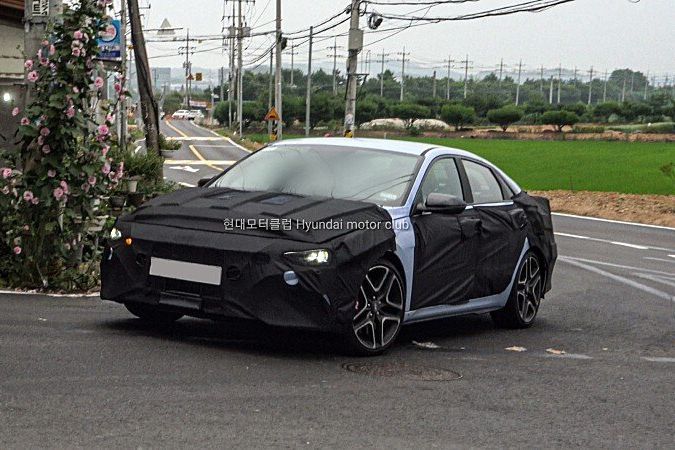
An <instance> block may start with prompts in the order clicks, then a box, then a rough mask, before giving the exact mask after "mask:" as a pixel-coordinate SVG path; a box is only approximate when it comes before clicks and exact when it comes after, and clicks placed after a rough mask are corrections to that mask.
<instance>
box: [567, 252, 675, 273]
mask: <svg viewBox="0 0 675 450" xmlns="http://www.w3.org/2000/svg"><path fill="white" fill-rule="evenodd" d="M561 258H565V259H571V260H573V261H579V262H584V263H589V264H595V265H598V266H607V267H616V268H617V269H626V270H637V271H640V272H649V273H655V274H657V275H666V276H668V277H673V276H675V273H670V272H663V271H661V270H652V269H645V268H643V267H635V266H625V265H622V264H614V263H608V262H605V261H597V260H594V259H586V258H575V257H573V256H564V255H561Z"/></svg>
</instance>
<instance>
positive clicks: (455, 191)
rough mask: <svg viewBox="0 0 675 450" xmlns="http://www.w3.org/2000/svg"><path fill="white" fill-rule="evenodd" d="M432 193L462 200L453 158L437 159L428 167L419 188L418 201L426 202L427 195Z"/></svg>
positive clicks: (460, 186)
mask: <svg viewBox="0 0 675 450" xmlns="http://www.w3.org/2000/svg"><path fill="white" fill-rule="evenodd" d="M434 192H435V193H437V194H448V195H454V196H455V197H458V198H461V199H464V194H463V192H462V182H461V181H460V178H459V171H458V170H457V163H456V162H455V160H454V158H443V159H439V160H438V161H436V162H434V163H433V164H432V165H431V167H429V169H428V170H427V174H426V176H425V177H424V182H423V183H422V187H421V188H420V194H421V198H420V199H419V201H421V202H422V203H424V202H426V201H427V197H428V196H429V194H431V193H434Z"/></svg>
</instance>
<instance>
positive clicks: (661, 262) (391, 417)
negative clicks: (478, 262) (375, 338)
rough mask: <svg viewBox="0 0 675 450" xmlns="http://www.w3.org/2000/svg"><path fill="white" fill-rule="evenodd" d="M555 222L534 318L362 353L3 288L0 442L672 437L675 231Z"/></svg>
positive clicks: (318, 341) (226, 149)
mask: <svg viewBox="0 0 675 450" xmlns="http://www.w3.org/2000/svg"><path fill="white" fill-rule="evenodd" d="M172 125H173V126H175V127H176V128H177V129H179V130H182V132H183V133H186V134H188V130H189V134H188V135H189V136H195V135H197V133H199V136H204V137H209V136H208V134H210V133H209V132H204V131H203V130H199V131H192V130H191V128H184V127H194V126H193V125H191V124H188V123H180V124H178V125H177V124H176V122H173V123H172ZM167 134H168V133H167ZM178 134H179V133H178ZM211 136H213V135H212V134H211ZM213 137H215V136H213ZM190 142H192V144H191V145H194V146H195V148H197V149H198V152H199V153H200V154H202V155H203V157H204V159H206V158H210V159H207V161H224V160H229V158H233V159H234V158H236V157H237V153H236V152H237V149H236V147H234V146H232V145H231V144H230V143H229V142H227V141H212V142H215V143H216V144H218V145H220V144H222V145H223V146H222V147H207V146H206V145H203V146H200V145H199V144H203V143H204V142H209V145H211V141H199V140H197V141H190ZM186 144H187V142H186ZM188 151H189V150H188ZM239 151H241V150H239ZM181 152H184V151H183V150H181ZM183 156H185V157H186V158H188V157H189V156H190V155H189V154H188V153H187V152H184V153H183ZM181 157H182V156H181ZM195 157H196V155H194V153H193V157H192V158H191V159H195ZM214 165H215V166H217V167H218V165H217V164H214ZM194 167H198V168H199V169H200V172H199V177H201V176H202V175H203V174H208V173H211V172H208V171H209V170H213V171H215V170H216V169H213V168H211V167H209V166H205V167H202V166H194ZM202 171H203V172H202ZM180 172H181V171H178V170H176V173H177V174H179V175H180V176H185V175H184V174H183V173H180ZM171 173H173V171H172V172H171ZM214 173H215V172H214ZM185 174H188V172H185ZM167 175H169V173H168V171H167ZM190 176H191V177H192V178H190V177H187V176H185V178H182V180H185V181H183V182H185V183H190V184H191V183H193V182H194V179H195V177H196V175H193V174H190ZM204 176H206V175H204ZM555 226H556V231H557V232H558V244H559V250H560V254H561V260H560V262H559V263H558V266H557V268H556V271H555V278H554V289H553V291H552V292H551V293H550V295H549V296H548V297H547V299H546V300H545V302H544V303H543V305H542V309H541V311H540V315H539V318H538V322H537V324H536V325H535V326H534V327H533V328H531V329H528V330H521V331H510V330H500V329H496V328H494V326H493V325H492V323H491V321H490V319H489V317H488V316H485V315H481V316H468V317H461V318H454V319H448V320H440V321H436V322H430V323H426V324H418V325H414V326H410V327H408V328H406V329H404V332H403V333H402V336H401V337H400V339H399V341H398V343H397V345H396V346H395V347H394V348H393V349H392V350H391V351H390V352H389V353H388V354H386V355H384V356H381V357H377V358H370V359H358V358H356V359H354V358H347V357H344V356H341V355H340V354H339V353H338V352H336V349H335V348H334V346H333V344H332V343H331V342H330V340H329V339H327V338H326V337H325V336H322V335H319V334H314V333H300V332H290V331H284V330H273V329H268V328H264V327H260V326H257V325H251V324H247V323H237V322H234V323H231V322H223V323H214V322H210V321H202V320H193V319H183V320H181V321H179V322H178V323H177V324H176V325H175V326H174V327H172V328H168V329H153V328H149V327H146V326H144V325H142V324H141V322H140V321H138V320H136V319H133V318H132V317H131V316H130V315H129V314H128V313H127V312H126V311H125V310H124V308H123V307H120V306H118V305H114V304H109V303H103V302H101V301H100V300H99V299H98V298H95V297H92V298H44V297H36V296H18V295H10V294H4V295H2V294H0V447H2V448H34V447H51V448H73V447H89V448H91V447H121V448H128V447H137V448H155V447H156V448H160V447H167V448H174V447H181V448H183V447H188V446H189V447H195V448H201V447H221V448H222V447H235V446H240V447H246V448H249V447H256V448H257V447H308V448H315V447H340V448H353V447H357V448H358V447H376V448H385V447H393V448H410V447H413V448H414V447H417V448H433V447H439V448H455V447H461V448H465V447H492V448H497V447H499V448H503V447H529V448H553V447H557V448H563V447H565V448H566V447H573V446H583V447H592V448H598V447H603V448H607V447H611V448H672V443H673V441H674V440H675V435H674V431H673V430H675V420H674V417H675V400H674V396H673V392H674V391H675V376H674V374H675V346H674V343H675V326H674V325H675V301H674V296H675V256H674V255H675V230H668V229H660V228H650V227H640V226H634V225H622V224H616V223H608V222H601V221H593V220H588V219H579V218H573V217H565V216H556V217H555ZM416 343H417V344H416ZM420 344H421V345H420ZM432 344H433V345H432ZM513 346H517V347H523V348H525V349H526V350H525V351H521V352H517V351H510V350H506V348H509V347H513ZM429 347H435V348H429ZM547 349H550V350H562V351H564V352H565V353H564V354H555V352H553V353H551V352H550V351H549V352H547ZM350 364H351V365H350ZM345 367H347V368H350V369H352V370H355V371H356V372H354V371H349V370H346V369H345ZM364 371H366V372H368V373H361V372H364ZM457 376H461V378H460V379H455V378H457ZM441 379H442V380H443V381H438V380H441ZM429 380H435V381H429Z"/></svg>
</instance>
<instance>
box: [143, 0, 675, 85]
mask: <svg viewBox="0 0 675 450" xmlns="http://www.w3.org/2000/svg"><path fill="white" fill-rule="evenodd" d="M387 1H389V0H387ZM392 1H393V0H392ZM635 1H636V0H576V1H575V2H572V3H568V4H564V5H561V6H558V7H555V8H552V9H550V10H548V11H544V12H541V13H537V14H532V13H522V14H516V15H512V16H505V17H495V18H485V19H478V20H474V21H465V22H445V23H440V24H431V25H427V26H424V27H416V28H412V29H409V30H405V31H403V32H401V33H400V34H397V35H395V36H390V37H387V38H386V39H385V40H383V41H381V42H378V43H375V44H373V45H370V46H368V47H367V50H371V52H372V54H371V55H373V56H372V57H373V59H375V58H376V57H375V56H374V55H375V54H376V53H380V52H382V50H384V51H385V52H387V53H396V52H402V51H403V46H404V45H405V47H406V52H410V54H411V55H410V57H411V58H412V61H411V65H410V70H411V71H412V72H417V73H421V72H422V73H423V72H428V73H429V74H430V73H431V72H432V71H433V70H434V67H436V66H438V69H437V70H439V72H440V73H441V74H443V73H444V70H443V69H441V68H440V66H442V65H443V62H442V61H443V60H444V59H446V58H447V57H448V55H452V57H453V59H456V60H461V59H464V57H465V56H466V54H469V59H470V60H471V61H473V66H474V72H477V71H480V70H485V69H488V68H490V67H496V66H498V65H499V61H500V59H501V58H503V59H504V63H505V65H506V67H507V69H505V70H507V72H508V71H515V70H517V65H518V61H519V60H520V59H522V60H523V63H524V65H525V67H526V68H527V70H530V71H534V70H537V69H538V67H539V66H540V65H544V66H545V67H547V68H550V69H551V70H552V71H553V70H554V69H555V68H557V67H558V65H559V64H562V66H563V67H565V68H569V69H573V68H574V67H575V66H576V67H578V68H579V71H580V74H581V73H585V72H586V71H587V70H588V69H589V68H590V67H591V66H593V67H594V68H595V71H596V73H597V72H598V71H599V72H604V71H605V70H606V69H607V70H610V71H611V70H612V69H614V68H622V67H630V68H633V69H638V70H642V71H645V72H646V71H650V74H657V75H658V76H660V78H661V79H663V77H664V76H665V75H668V76H669V77H670V78H671V79H672V77H673V76H674V75H675V0H641V1H639V2H637V3H636V2H635ZM518 2H519V0H482V1H479V2H477V3H468V4H464V5H443V6H437V7H435V8H433V9H432V10H431V11H430V12H429V13H428V14H429V16H436V17H438V16H453V15H457V14H460V13H465V12H470V11H478V10H481V9H484V8H490V7H494V6H503V5H508V4H513V3H518ZM141 3H142V4H143V3H145V4H148V3H151V4H152V8H151V9H150V10H149V11H146V13H147V14H148V16H147V18H146V23H145V25H146V27H148V28H155V27H158V26H159V25H160V23H161V22H162V20H163V19H165V18H166V19H168V20H169V21H170V22H171V24H172V25H173V26H174V27H184V28H190V32H191V34H193V35H194V34H198V35H211V34H219V33H220V32H221V29H222V23H221V18H222V15H223V0H190V1H180V2H179V1H175V0H150V1H149V0H141ZM227 3H228V4H230V1H228V2H227ZM347 4H349V1H348V0H283V1H282V9H283V29H284V31H286V32H290V31H296V30H301V29H304V28H307V27H309V25H313V24H317V23H320V22H322V21H323V20H325V19H327V18H329V17H331V16H333V15H334V14H336V13H338V12H339V11H340V10H341V9H344V7H346V6H347ZM274 5H275V0H256V1H255V5H252V4H249V6H248V7H245V8H244V10H245V12H247V16H246V17H247V22H248V24H249V25H251V26H253V31H254V32H258V31H268V30H272V29H273V27H274V23H273V20H274ZM370 8H372V6H370V7H369V11H370ZM419 9H420V7H419V6H415V7H412V6H405V7H396V8H395V7H392V6H386V7H384V6H377V9H376V10H379V11H382V12H389V13H392V12H395V13H402V12H410V11H413V10H419ZM228 10H231V6H229V7H228ZM424 12H425V11H421V12H418V13H416V14H417V15H420V14H424ZM228 14H229V12H228ZM345 17H346V16H345ZM365 22H366V20H365V19H362V21H361V23H362V26H365ZM400 25H402V22H391V21H385V23H384V24H383V25H382V28H389V27H393V26H400ZM347 28H348V25H347V24H345V25H343V26H340V27H338V28H336V29H334V30H331V31H329V32H327V33H326V34H335V33H336V32H344V31H346V30H347ZM177 33H178V34H181V35H182V34H184V31H177ZM389 34H391V32H390V33H375V34H370V33H367V34H366V44H368V43H371V42H373V41H376V40H379V39H381V38H383V37H385V36H387V35H389ZM147 37H148V38H149V39H151V38H152V34H151V33H148V35H147ZM303 41H304V40H303ZM271 42H272V41H271V38H268V37H257V38H255V39H254V40H252V41H251V42H248V43H247V48H248V49H247V51H246V54H245V61H247V62H251V61H254V60H255V59H256V56H257V55H260V54H261V53H263V52H264V51H265V50H266V48H267V47H268V45H271ZM268 43H269V44H268ZM298 43H299V41H298ZM218 45H219V43H218V42H214V41H205V42H202V43H201V44H197V48H198V49H199V50H208V49H213V48H214V47H216V46H218ZM329 45H332V39H331V40H323V41H321V42H317V43H316V44H315V52H314V57H315V59H316V61H317V63H318V64H320V65H321V66H324V67H328V66H330V65H331V61H332V58H328V54H329V50H327V49H326V47H327V46H329ZM338 45H342V46H343V47H344V46H345V45H346V37H339V38H338ZM148 47H149V52H150V55H151V57H153V59H152V61H151V64H152V65H153V66H157V67H159V66H167V67H180V66H181V64H182V62H183V59H184V57H179V56H175V57H161V56H163V55H169V54H176V53H177V49H178V47H179V44H177V43H171V44H163V43H161V44H160V43H149V44H148ZM297 51H298V55H297V56H296V58H295V59H296V64H297V65H298V66H300V67H301V68H302V69H303V70H304V69H305V68H306V61H307V46H306V45H305V46H303V47H301V48H299V49H298V50H297ZM343 53H344V52H343ZM396 58H400V56H396V55H392V56H390V57H389V59H392V60H393V61H392V62H390V63H388V66H389V67H391V68H392V69H397V68H399V67H400V62H396V61H395V59H396ZM193 64H194V65H195V66H199V67H212V68H216V67H219V66H221V65H227V58H226V56H224V55H223V54H222V52H221V51H219V50H212V51H209V52H206V53H197V54H195V55H194V56H193ZM284 64H288V65H290V55H288V54H286V55H284ZM455 65H456V66H457V65H459V64H455ZM338 67H339V68H340V69H342V68H344V57H343V58H342V59H341V60H340V61H339V62H338ZM379 70H380V66H379V63H378V64H377V65H376V64H375V62H373V66H372V71H373V73H376V72H379ZM457 70H458V69H455V71H457ZM585 76H587V75H585Z"/></svg>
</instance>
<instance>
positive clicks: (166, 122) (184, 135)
mask: <svg viewBox="0 0 675 450" xmlns="http://www.w3.org/2000/svg"><path fill="white" fill-rule="evenodd" d="M164 123H165V124H166V126H167V127H169V128H171V129H172V130H173V131H175V132H176V133H178V134H180V135H181V136H183V137H190V136H188V135H187V134H185V133H183V132H182V131H180V130H179V129H178V128H176V127H174V126H173V125H171V124H170V123H169V121H168V120H165V121H164Z"/></svg>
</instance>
